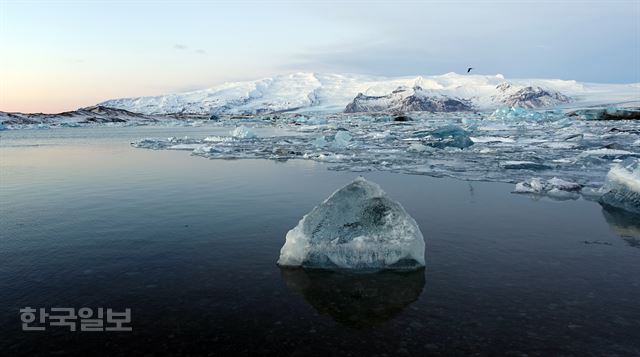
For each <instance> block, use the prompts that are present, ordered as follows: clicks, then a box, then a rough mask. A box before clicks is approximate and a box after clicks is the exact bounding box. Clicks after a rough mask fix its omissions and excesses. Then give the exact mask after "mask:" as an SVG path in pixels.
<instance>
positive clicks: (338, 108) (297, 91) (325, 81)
mask: <svg viewBox="0 0 640 357" xmlns="http://www.w3.org/2000/svg"><path fill="white" fill-rule="evenodd" d="M416 87H418V88H420V90H421V92H423V94H424V95H423V96H422V97H446V98H450V99H456V100H460V101H463V102H468V103H469V104H470V106H469V107H470V108H472V109H473V110H491V109H495V108H497V107H501V106H522V107H524V108H533V109H535V108H545V107H552V106H557V105H562V104H565V103H569V102H573V103H577V104H580V105H597V104H606V103H614V102H625V101H640V83H634V84H597V83H583V82H577V81H575V80H559V79H511V80H507V79H505V77H504V76H503V75H500V74H497V75H478V74H473V75H465V74H457V73H454V72H450V73H446V74H443V75H437V76H422V75H418V76H406V77H381V76H367V75H358V74H332V73H316V72H299V73H292V74H284V75H278V76H274V77H269V78H262V79H258V80H254V81H242V82H227V83H223V84H221V85H218V86H214V87H210V88H206V89H202V90H196V91H190V92H184V93H174V94H167V95H159V96H146V97H132V98H119V99H111V100H107V101H104V102H102V103H99V105H102V106H106V107H112V108H118V109H125V110H129V111H132V112H136V113H142V114H176V113H180V114H197V115H211V114H214V115H220V114H242V115H251V114H265V113H277V112H288V111H300V112H305V111H318V112H345V111H346V107H347V106H348V105H349V104H350V103H352V102H353V101H354V100H355V99H356V97H357V96H358V95H359V94H362V95H365V96H370V97H376V96H377V97H383V96H389V95H391V94H393V92H394V91H396V90H398V89H400V88H416ZM519 91H520V92H519ZM514 95H515V97H513V96H514ZM510 96H511V97H510ZM532 96H533V97H532ZM536 96H537V97H536ZM534 97H535V98H534ZM518 98H521V100H518ZM536 98H538V99H539V100H533V101H530V102H528V103H525V102H524V101H527V100H531V99H536ZM427 107H428V106H427ZM380 109H381V110H382V111H389V110H391V109H392V108H384V107H381V108H380Z"/></svg>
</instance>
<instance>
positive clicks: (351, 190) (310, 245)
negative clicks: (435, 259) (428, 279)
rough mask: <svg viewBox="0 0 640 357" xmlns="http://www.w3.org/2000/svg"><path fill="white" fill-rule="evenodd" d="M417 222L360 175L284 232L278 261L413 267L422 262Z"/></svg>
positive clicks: (343, 266) (285, 263)
mask: <svg viewBox="0 0 640 357" xmlns="http://www.w3.org/2000/svg"><path fill="white" fill-rule="evenodd" d="M424 249H425V244H424V238H423V237H422V233H421V232H420V228H419V227H418V225H417V223H416V221H415V220H414V219H413V218H411V216H409V214H408V213H407V212H406V211H405V210H404V208H402V206H401V205H400V204H399V203H398V202H395V201H393V200H391V199H390V198H389V197H388V196H387V195H386V193H385V192H384V191H383V190H382V189H381V188H380V186H378V185H377V184H375V183H372V182H369V181H367V180H365V179H364V178H362V177H358V178H356V179H355V180H354V181H353V182H351V183H350V184H348V185H346V186H344V187H343V188H341V189H339V190H337V191H336V192H334V193H333V194H332V195H331V196H330V197H329V198H327V199H326V200H325V201H324V202H322V203H321V204H320V205H318V206H316V207H315V208H314V209H313V210H312V211H311V212H309V213H308V214H307V215H305V216H304V217H303V218H302V219H301V220H300V222H299V223H298V225H297V226H296V227H295V228H293V229H292V230H290V231H289V232H288V233H287V236H286V241H285V244H284V246H283V247H282V250H281V251H280V258H279V259H278V264H279V265H281V266H302V267H308V268H330V269H331V268H339V269H365V270H368V269H374V270H379V269H415V268H418V267H421V266H424V264H425V260H424Z"/></svg>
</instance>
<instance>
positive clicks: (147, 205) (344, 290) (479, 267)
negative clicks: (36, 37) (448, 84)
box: [0, 128, 640, 356]
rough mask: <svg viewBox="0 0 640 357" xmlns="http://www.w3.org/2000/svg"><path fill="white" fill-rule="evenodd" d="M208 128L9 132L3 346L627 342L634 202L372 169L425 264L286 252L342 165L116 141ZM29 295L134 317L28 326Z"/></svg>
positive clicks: (407, 349)
mask: <svg viewBox="0 0 640 357" xmlns="http://www.w3.org/2000/svg"><path fill="white" fill-rule="evenodd" d="M209 134H215V133H214V132H212V131H211V130H207V129H202V128H187V129H180V128H165V129H153V128H111V129H110V128H102V129H68V130H67V129H58V130H46V131H21V132H3V133H2V136H1V138H0V184H1V185H0V354H3V355H11V356H14V355H35V354H65V353H68V354H79V355H95V354H109V355H139V354H149V355H157V354H173V355H179V354H205V355H206V354H213V355H230V354H233V355H250V354H251V355H253V354H278V355H285V356H286V355H295V356H302V355H325V356H326V355H372V356H374V355H378V356H383V355H389V356H391V355H407V354H411V355H416V354H417V355H425V354H434V355H437V354H441V355H466V354H476V353H477V354H480V355H504V354H513V355H521V354H525V353H526V354H528V355H575V356H584V355H621V356H632V355H639V354H640V304H639V300H640V246H639V245H640V244H639V241H638V239H639V238H640V237H639V235H640V223H638V222H635V221H634V220H633V218H629V217H627V216H624V215H621V214H619V213H618V212H605V211H603V210H602V209H601V207H600V206H599V205H597V204H595V203H593V202H587V201H583V200H579V201H565V202H554V201H550V200H546V199H543V200H538V201H536V200H532V199H531V198H529V197H527V196H519V195H514V194H510V193H509V191H510V190H511V189H512V187H511V185H504V184H494V183H468V182H463V181H456V180H446V179H434V178H429V177H424V176H408V175H399V174H385V173H366V174H365V177H366V178H367V179H370V180H372V181H374V182H377V183H379V184H380V185H381V186H382V187H383V188H384V189H385V190H386V191H387V192H388V193H389V194H390V196H392V197H393V198H394V199H396V200H398V201H400V202H401V203H402V204H403V206H404V207H405V209H406V210H407V211H408V212H409V213H410V214H411V215H412V216H413V217H414V218H415V219H416V221H417V222H418V224H419V225H420V227H421V229H422V232H423V234H424V236H425V239H426V243H427V249H426V251H427V253H426V254H427V257H426V259H427V267H426V269H425V270H424V271H418V272H414V273H404V274H399V273H379V274H373V275H371V274H367V275H362V274H360V275H358V274H356V275H349V274H342V273H331V272H319V271H315V272H314V271H302V270H281V269H279V268H278V267H277V266H276V265H275V261H276V259H277V257H278V254H279V250H280V247H281V246H282V244H283V242H284V236H285V234H286V232H287V231H288V230H289V229H291V228H292V227H294V226H295V225H296V223H297V222H298V220H299V219H300V218H301V217H302V216H303V215H304V214H306V213H307V212H308V211H310V210H311V208H313V206H315V205H316V204H317V203H319V202H320V201H322V200H323V199H324V198H326V197H327V196H328V195H329V194H331V193H332V192H333V191H334V190H335V189H337V188H339V187H341V186H342V185H344V184H346V183H348V182H349V181H350V180H351V179H353V178H354V174H353V173H346V172H333V171H329V170H327V169H326V167H325V166H323V165H321V164H317V163H313V162H309V161H304V162H302V161H290V162H287V163H277V162H270V161H252V160H247V161H210V160H206V159H203V158H198V157H191V156H189V155H188V153H185V152H170V151H148V150H141V149H134V148H130V147H129V145H128V142H129V141H130V139H131V138H140V137H145V136H172V135H176V136H184V135H190V136H197V135H202V136H204V135H209ZM36 144H39V146H32V145H36ZM634 237H635V238H634ZM585 242H587V243H589V244H587V243H585ZM26 306H31V307H47V308H50V307H75V308H80V307H84V306H87V307H92V308H97V307H111V308H114V309H118V310H121V309H123V308H131V309H132V320H133V321H132V323H131V326H132V328H133V331H132V332H69V331H68V330H66V329H65V328H64V327H48V328H47V331H44V332H28V333H27V332H23V331H21V326H20V320H19V313H18V309H20V308H23V307H26Z"/></svg>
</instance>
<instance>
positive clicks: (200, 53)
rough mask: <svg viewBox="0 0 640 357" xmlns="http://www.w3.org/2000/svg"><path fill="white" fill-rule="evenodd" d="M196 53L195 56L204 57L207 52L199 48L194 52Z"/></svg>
mask: <svg viewBox="0 0 640 357" xmlns="http://www.w3.org/2000/svg"><path fill="white" fill-rule="evenodd" d="M196 53H197V54H199V55H206V54H207V51H205V50H203V49H201V48H198V49H197V50H196Z"/></svg>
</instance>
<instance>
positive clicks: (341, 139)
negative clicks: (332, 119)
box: [333, 130, 351, 148]
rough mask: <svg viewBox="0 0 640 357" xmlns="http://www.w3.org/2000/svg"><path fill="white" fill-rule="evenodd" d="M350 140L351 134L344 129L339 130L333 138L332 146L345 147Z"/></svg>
mask: <svg viewBox="0 0 640 357" xmlns="http://www.w3.org/2000/svg"><path fill="white" fill-rule="evenodd" d="M350 141H351V134H349V132H348V131H346V130H339V131H338V132H337V133H336V135H335V137H334V139H333V146H335V147H336V148H346V147H347V146H348V145H349V142H350Z"/></svg>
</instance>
